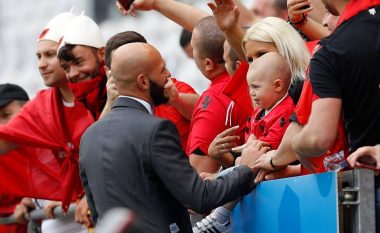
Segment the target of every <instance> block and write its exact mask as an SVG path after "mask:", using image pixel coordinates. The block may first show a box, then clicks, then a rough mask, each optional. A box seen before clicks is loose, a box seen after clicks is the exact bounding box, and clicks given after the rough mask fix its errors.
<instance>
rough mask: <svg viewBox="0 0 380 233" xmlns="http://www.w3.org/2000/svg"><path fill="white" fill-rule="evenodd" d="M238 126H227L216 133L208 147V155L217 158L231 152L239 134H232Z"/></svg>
mask: <svg viewBox="0 0 380 233" xmlns="http://www.w3.org/2000/svg"><path fill="white" fill-rule="evenodd" d="M237 129H239V126H234V127H231V128H228V129H226V130H224V131H223V132H221V133H220V134H218V135H217V136H216V137H215V138H214V140H213V141H212V142H211V144H210V146H209V147H208V155H209V156H210V157H211V158H213V159H216V160H218V159H219V158H221V157H222V156H223V155H224V154H226V153H228V152H231V149H232V148H233V147H235V146H236V143H235V142H236V141H237V140H239V136H236V135H232V134H233V133H234V132H236V130H237Z"/></svg>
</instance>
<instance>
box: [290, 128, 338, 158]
mask: <svg viewBox="0 0 380 233" xmlns="http://www.w3.org/2000/svg"><path fill="white" fill-rule="evenodd" d="M335 138H336V135H333V134H329V133H324V134H323V133H311V134H309V135H304V136H303V137H301V138H299V139H298V142H297V143H294V144H293V146H294V150H295V152H296V153H297V154H298V155H301V156H307V157H314V156H320V155H321V154H323V153H325V152H326V151H327V150H328V149H329V147H330V146H331V145H332V143H333V142H334V140H335ZM304 142H307V143H304Z"/></svg>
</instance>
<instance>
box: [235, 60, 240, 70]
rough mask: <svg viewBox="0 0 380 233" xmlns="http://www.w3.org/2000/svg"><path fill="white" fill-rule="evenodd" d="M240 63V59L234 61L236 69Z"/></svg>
mask: <svg viewBox="0 0 380 233" xmlns="http://www.w3.org/2000/svg"><path fill="white" fill-rule="evenodd" d="M240 65H241V61H236V62H235V67H236V70H237V69H239V67H240Z"/></svg>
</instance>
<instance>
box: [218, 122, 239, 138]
mask: <svg viewBox="0 0 380 233" xmlns="http://www.w3.org/2000/svg"><path fill="white" fill-rule="evenodd" d="M238 129H239V126H238V125H236V126H233V127H231V128H228V129H226V130H224V131H223V132H221V133H220V134H218V137H220V138H223V137H225V136H228V135H230V134H231V133H233V132H235V131H236V130H238Z"/></svg>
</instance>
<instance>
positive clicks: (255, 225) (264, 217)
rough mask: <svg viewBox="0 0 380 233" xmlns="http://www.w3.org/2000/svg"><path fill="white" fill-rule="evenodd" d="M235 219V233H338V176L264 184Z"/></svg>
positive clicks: (247, 198) (241, 206)
mask: <svg viewBox="0 0 380 233" xmlns="http://www.w3.org/2000/svg"><path fill="white" fill-rule="evenodd" d="M232 220H233V222H232V227H233V232H234V233H272V232H273V233H301V232H302V233H314V232H315V233H338V232H339V211H338V185H337V173H335V172H327V173H322V174H318V175H307V176H298V177H292V178H286V179H279V180H273V181H266V182H261V183H260V184H258V185H257V187H256V189H255V190H254V191H253V192H252V193H250V194H248V195H247V196H245V197H244V198H243V199H242V201H241V202H240V203H239V205H238V206H236V207H235V209H234V211H233V214H232Z"/></svg>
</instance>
